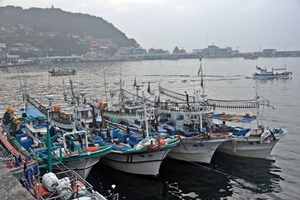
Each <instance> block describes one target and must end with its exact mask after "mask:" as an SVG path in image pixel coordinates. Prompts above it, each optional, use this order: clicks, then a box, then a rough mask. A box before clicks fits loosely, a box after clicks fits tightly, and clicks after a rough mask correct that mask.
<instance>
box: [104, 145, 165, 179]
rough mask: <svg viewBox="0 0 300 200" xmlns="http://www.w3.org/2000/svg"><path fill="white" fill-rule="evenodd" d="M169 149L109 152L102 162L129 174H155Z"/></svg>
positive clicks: (157, 172)
mask: <svg viewBox="0 0 300 200" xmlns="http://www.w3.org/2000/svg"><path fill="white" fill-rule="evenodd" d="M170 150H171V149H170V148H169V149H164V150H160V151H154V152H146V153H139V154H120V153H114V152H112V153H110V154H107V155H105V156H104V158H103V159H102V162H103V163H104V164H106V165H107V166H110V167H112V168H114V169H116V170H119V171H123V172H126V173H131V174H139V175H152V176H157V175H158V174H159V169H160V165H161V163H162V161H163V160H164V159H165V157H166V156H167V154H168V153H169V151H170Z"/></svg>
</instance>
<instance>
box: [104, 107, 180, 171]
mask: <svg viewBox="0 0 300 200" xmlns="http://www.w3.org/2000/svg"><path fill="white" fill-rule="evenodd" d="M140 113H143V116H144V118H143V120H141V121H142V122H143V123H144V124H145V127H144V129H142V128H141V127H137V126H134V125H133V124H129V123H128V121H126V122H125V123H124V119H123V120H122V118H120V117H119V116H120V115H119V114H120V113H117V114H116V113H114V114H113V113H110V114H109V113H106V112H104V114H103V117H105V120H104V121H105V123H106V124H107V125H108V127H109V129H110V130H112V136H111V137H112V141H113V142H114V145H113V150H112V153H111V154H107V155H106V156H105V157H104V159H102V160H101V161H102V162H103V163H104V164H106V165H108V166H110V167H112V168H114V169H117V170H120V171H123V172H126V173H131V174H139V175H151V176H157V175H159V169H160V166H161V163H162V162H163V160H164V159H165V158H166V156H167V155H168V153H169V152H170V151H171V150H172V149H173V148H175V147H176V146H178V145H179V144H180V143H179V140H178V139H176V138H163V137H161V136H160V135H159V134H153V133H151V134H150V133H149V129H148V118H147V115H146V107H145V105H144V109H143V110H140ZM121 115H122V114H121ZM123 115H125V113H123ZM130 118H131V117H130Z"/></svg>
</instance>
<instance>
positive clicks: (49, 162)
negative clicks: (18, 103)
mask: <svg viewBox="0 0 300 200" xmlns="http://www.w3.org/2000/svg"><path fill="white" fill-rule="evenodd" d="M46 98H47V99H48V100H49V107H48V108H47V109H46V112H47V123H46V124H47V153H48V155H47V158H48V170H49V172H52V154H51V137H50V131H49V120H50V116H49V110H50V109H51V107H52V101H53V98H54V96H53V95H46Z"/></svg>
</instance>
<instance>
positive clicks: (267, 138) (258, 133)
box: [211, 95, 287, 160]
mask: <svg viewBox="0 0 300 200" xmlns="http://www.w3.org/2000/svg"><path fill="white" fill-rule="evenodd" d="M216 106H217V107H221V108H222V109H224V108H226V107H227V108H229V109H232V108H235V109H251V110H255V114H253V115H250V113H246V114H245V115H240V114H226V112H223V113H222V114H213V115H211V118H212V119H213V121H214V124H215V125H218V124H221V123H222V122H226V126H227V127H228V131H230V132H232V133H233V139H232V141H227V142H224V143H223V144H221V145H220V146H219V148H218V149H217V151H220V152H224V153H227V154H231V155H235V156H242V157H251V158H262V159H269V160H274V158H273V157H272V156H271V155H270V153H271V151H272V149H273V148H274V147H275V145H276V143H277V142H278V141H279V140H280V139H281V138H283V137H284V136H286V134H287V130H285V129H283V128H276V127H273V128H270V127H269V126H266V125H264V124H263V122H264V121H266V120H265V119H264V118H263V112H264V109H265V107H272V106H271V105H270V102H269V101H268V100H266V99H264V98H263V97H259V96H258V95H256V98H255V99H253V100H248V101H246V100H243V101H219V102H218V103H217V104H216Z"/></svg>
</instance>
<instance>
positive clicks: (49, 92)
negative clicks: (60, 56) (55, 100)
mask: <svg viewBox="0 0 300 200" xmlns="http://www.w3.org/2000/svg"><path fill="white" fill-rule="evenodd" d="M48 94H51V91H50V73H49V65H48Z"/></svg>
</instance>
